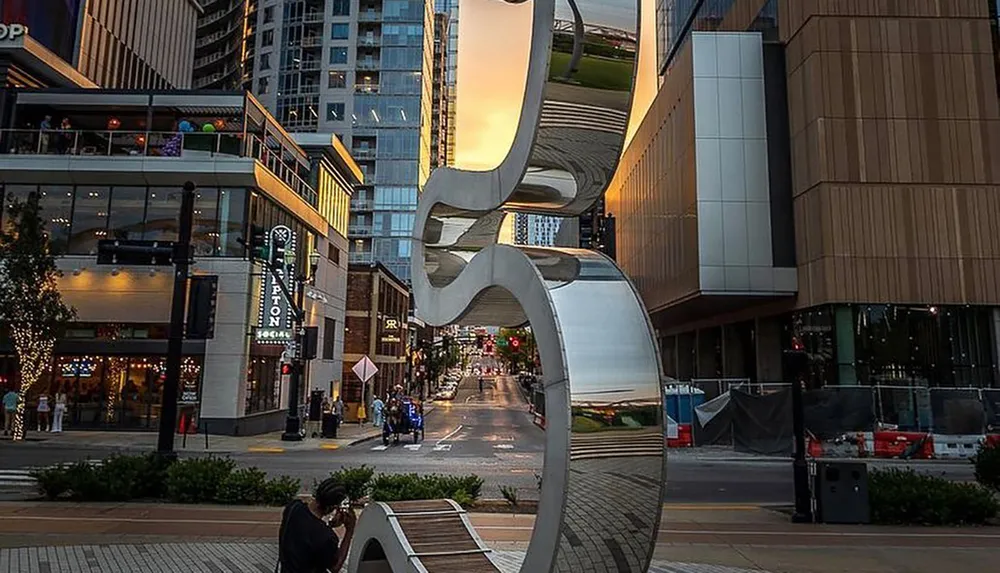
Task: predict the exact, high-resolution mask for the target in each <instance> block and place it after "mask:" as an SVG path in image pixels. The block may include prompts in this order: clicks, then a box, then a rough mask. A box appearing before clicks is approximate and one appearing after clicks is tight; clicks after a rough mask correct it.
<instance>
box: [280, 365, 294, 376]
mask: <svg viewBox="0 0 1000 573" xmlns="http://www.w3.org/2000/svg"><path fill="white" fill-rule="evenodd" d="M291 374H292V365H291V364H289V363H287V362H283V363H282V364H281V375H282V376H291Z"/></svg>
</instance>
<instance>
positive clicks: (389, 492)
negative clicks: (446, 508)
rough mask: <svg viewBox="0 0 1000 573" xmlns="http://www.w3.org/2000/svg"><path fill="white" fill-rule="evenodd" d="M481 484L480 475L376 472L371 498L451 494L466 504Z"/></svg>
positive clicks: (476, 493)
mask: <svg viewBox="0 0 1000 573" xmlns="http://www.w3.org/2000/svg"><path fill="white" fill-rule="evenodd" d="M482 487H483V480H482V478H480V477H478V476H474V475H470V476H461V477H458V476H440V475H433V474H432V475H426V476H421V475H417V474H379V475H378V476H376V477H375V478H374V479H373V480H372V482H371V498H372V500H373V501H413V500H426V499H443V498H450V499H453V500H455V501H458V502H459V503H462V501H465V502H466V503H465V504H466V505H468V504H471V503H472V502H474V501H475V500H476V499H478V498H479V494H480V491H481V490H482ZM460 499H461V500H462V501H460Z"/></svg>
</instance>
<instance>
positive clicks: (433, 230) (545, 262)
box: [349, 0, 666, 573]
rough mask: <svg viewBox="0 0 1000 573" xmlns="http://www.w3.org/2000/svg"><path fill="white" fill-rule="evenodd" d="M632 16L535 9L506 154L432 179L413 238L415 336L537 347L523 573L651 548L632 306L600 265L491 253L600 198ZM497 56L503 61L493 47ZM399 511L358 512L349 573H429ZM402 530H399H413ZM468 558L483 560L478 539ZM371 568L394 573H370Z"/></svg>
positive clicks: (597, 8) (645, 428) (646, 419)
mask: <svg viewBox="0 0 1000 573" xmlns="http://www.w3.org/2000/svg"><path fill="white" fill-rule="evenodd" d="M498 1H499V0H498ZM507 1H508V2H509V3H522V2H523V0H518V1H515V0H507ZM558 1H559V2H560V4H562V3H564V2H566V1H567V0H558ZM640 1H641V0H576V1H575V2H573V1H572V0H570V1H569V4H568V5H559V6H557V0H533V6H532V9H533V21H532V35H531V49H530V59H529V63H528V71H527V82H526V88H525V94H524V100H523V105H522V109H521V117H520V120H519V123H518V126H517V131H516V136H515V138H514V141H513V144H512V146H511V149H510V151H509V153H508V154H507V156H506V158H505V159H504V161H503V162H502V163H501V164H500V165H499V166H498V167H497V168H495V169H493V170H492V171H486V172H472V171H462V170H457V169H450V168H441V169H438V170H436V171H435V172H434V173H433V174H432V176H431V178H430V180H429V181H428V183H427V185H426V187H425V190H424V193H423V195H422V196H421V198H420V203H419V208H418V212H417V217H416V224H415V228H414V231H413V238H414V241H413V252H412V257H413V268H412V280H413V291H414V296H415V299H416V308H417V312H418V314H419V315H420V317H421V318H422V319H423V320H425V321H426V322H428V323H430V324H434V325H446V324H455V323H460V324H493V325H502V326H520V325H524V324H530V325H531V328H532V332H533V333H534V335H535V338H536V340H537V344H538V349H539V353H540V356H541V362H542V371H543V382H544V386H545V411H546V419H547V420H546V421H547V430H546V436H547V448H546V452H545V467H544V470H543V476H542V483H541V488H542V491H541V498H540V504H539V508H538V516H537V520H536V522H535V526H534V530H533V533H532V538H531V543H530V546H529V548H528V551H527V554H526V555H525V560H524V563H523V565H522V566H521V571H523V572H525V573H546V572H551V571H558V572H565V573H569V572H574V573H580V572H582V571H609V572H611V571H614V572H617V573H625V572H635V573H639V572H645V571H646V570H647V569H648V567H649V563H650V559H651V557H652V551H653V547H654V545H655V542H656V536H657V529H658V527H659V520H660V511H661V500H662V499H663V490H664V487H665V486H664V484H665V479H666V473H665V463H664V462H665V458H664V436H663V426H662V405H661V391H660V369H659V358H658V354H657V348H656V343H655V337H654V333H653V331H652V328H651V326H650V324H649V321H648V318H647V314H646V311H645V308H644V306H643V304H642V301H641V300H640V298H639V296H638V294H637V293H636V291H635V289H634V288H633V287H632V285H631V283H630V282H629V281H628V279H627V278H626V277H625V276H624V275H623V274H622V273H621V271H620V270H619V269H618V268H617V266H616V265H615V263H614V262H613V261H611V260H610V259H608V258H606V257H605V256H603V255H601V254H599V253H596V252H593V251H587V250H581V249H564V248H538V247H523V246H522V247H516V246H511V245H500V244H497V237H498V233H499V231H500V227H501V224H502V223H503V220H504V217H505V216H507V215H508V214H510V213H532V214H539V215H554V216H560V217H570V216H576V215H579V214H580V213H583V212H584V211H586V210H588V209H590V208H591V207H592V206H593V205H594V204H595V203H596V202H597V201H598V200H599V199H600V198H601V196H602V195H603V193H604V192H605V191H606V189H607V187H608V184H609V183H610V181H611V177H612V175H613V174H614V171H615V169H616V168H617V165H618V159H619V157H620V155H621V151H622V147H623V144H624V139H625V133H626V129H627V125H628V119H629V111H630V108H631V100H632V85H633V82H634V75H635V69H636V62H637V53H638V33H637V31H638V21H639V14H638V4H639V2H640ZM512 9H513V8H512ZM496 42H497V46H498V49H502V47H503V38H500V37H498V38H496ZM399 511H400V510H394V509H393V508H390V507H389V506H386V505H377V506H375V507H372V508H369V509H368V510H366V511H365V513H364V514H363V515H362V517H361V520H360V523H359V527H358V531H357V534H356V539H355V550H354V551H353V552H352V557H351V560H350V567H349V571H351V572H352V573H356V572H358V571H366V570H370V571H383V570H393V571H396V573H401V572H402V571H404V570H405V571H430V572H431V573H433V571H434V569H433V568H431V567H430V566H426V565H420V566H417V565H416V564H417V563H418V562H420V558H421V555H420V554H419V552H417V551H414V550H413V549H412V546H411V544H408V543H406V542H403V543H399V542H398V541H397V539H396V538H397V537H405V535H406V534H404V533H403V530H402V529H400V527H399V526H398V523H399V522H400V521H399V520H400V519H402V518H399V517H393V516H394V515H404V513H399ZM394 512H395V513H394ZM417 514H419V512H417ZM405 515H407V517H406V519H410V520H411V521H410V522H409V523H410V524H411V526H412V523H413V522H412V519H414V518H415V517H419V515H416V516H414V515H412V514H409V513H407V514H405ZM429 516H430V517H433V515H431V514H429ZM456 519H457V518H456ZM473 537H474V535H473ZM470 547H472V548H471V549H470V550H469V551H471V552H473V553H479V552H482V553H483V554H484V555H485V556H486V557H487V558H489V553H488V552H486V551H484V550H482V544H481V542H479V541H478V539H477V540H476V544H473V545H471V546H470ZM408 548H410V549H408ZM393 555H395V557H393ZM380 556H381V557H380ZM431 557H434V558H437V557H440V556H439V555H428V559H429V558H431ZM377 559H384V560H385V563H388V564H391V566H390V565H381V566H378V567H376V566H375V565H374V561H376V560H377ZM400 559H402V560H403V564H400V563H397V561H398V560H400ZM366 562H370V563H369V564H368V565H367V566H366ZM387 567H388V568H387ZM497 569H498V570H499V569H500V567H499V565H498V567H497ZM450 570H451V569H449V571H450Z"/></svg>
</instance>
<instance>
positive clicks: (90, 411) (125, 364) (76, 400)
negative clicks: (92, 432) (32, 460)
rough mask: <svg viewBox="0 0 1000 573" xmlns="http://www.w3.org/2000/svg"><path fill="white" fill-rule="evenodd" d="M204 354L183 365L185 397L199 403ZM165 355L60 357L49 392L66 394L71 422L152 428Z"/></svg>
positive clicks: (156, 421)
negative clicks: (202, 357)
mask: <svg viewBox="0 0 1000 573" xmlns="http://www.w3.org/2000/svg"><path fill="white" fill-rule="evenodd" d="M201 363H202V359H201V357H195V356H187V357H185V358H184V361H183V363H182V366H181V389H182V392H181V395H180V397H179V399H180V401H181V402H182V403H184V404H185V405H187V406H188V408H189V409H191V406H194V407H195V408H196V406H197V402H198V396H199V395H200V388H201V372H202V366H201ZM165 372H166V360H165V358H164V357H163V356H79V355H77V356H59V357H57V358H56V359H55V370H54V373H53V375H52V376H51V383H50V384H49V386H48V388H47V391H48V392H49V394H50V396H54V395H55V394H56V393H57V392H62V393H64V394H66V397H67V422H66V425H67V427H78V428H99V427H111V428H134V429H153V428H156V427H158V426H159V422H160V411H161V407H162V403H161V402H162V399H163V383H164V379H165Z"/></svg>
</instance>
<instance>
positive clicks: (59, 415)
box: [52, 392, 66, 434]
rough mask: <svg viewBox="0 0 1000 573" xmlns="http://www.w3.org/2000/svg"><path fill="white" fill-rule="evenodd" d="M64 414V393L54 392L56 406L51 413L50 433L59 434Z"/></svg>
mask: <svg viewBox="0 0 1000 573" xmlns="http://www.w3.org/2000/svg"><path fill="white" fill-rule="evenodd" d="M65 415H66V394H65V393H63V392H56V406H55V410H54V411H53V413H52V433H54V434H61V433H62V430H63V428H62V426H63V416H65Z"/></svg>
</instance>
